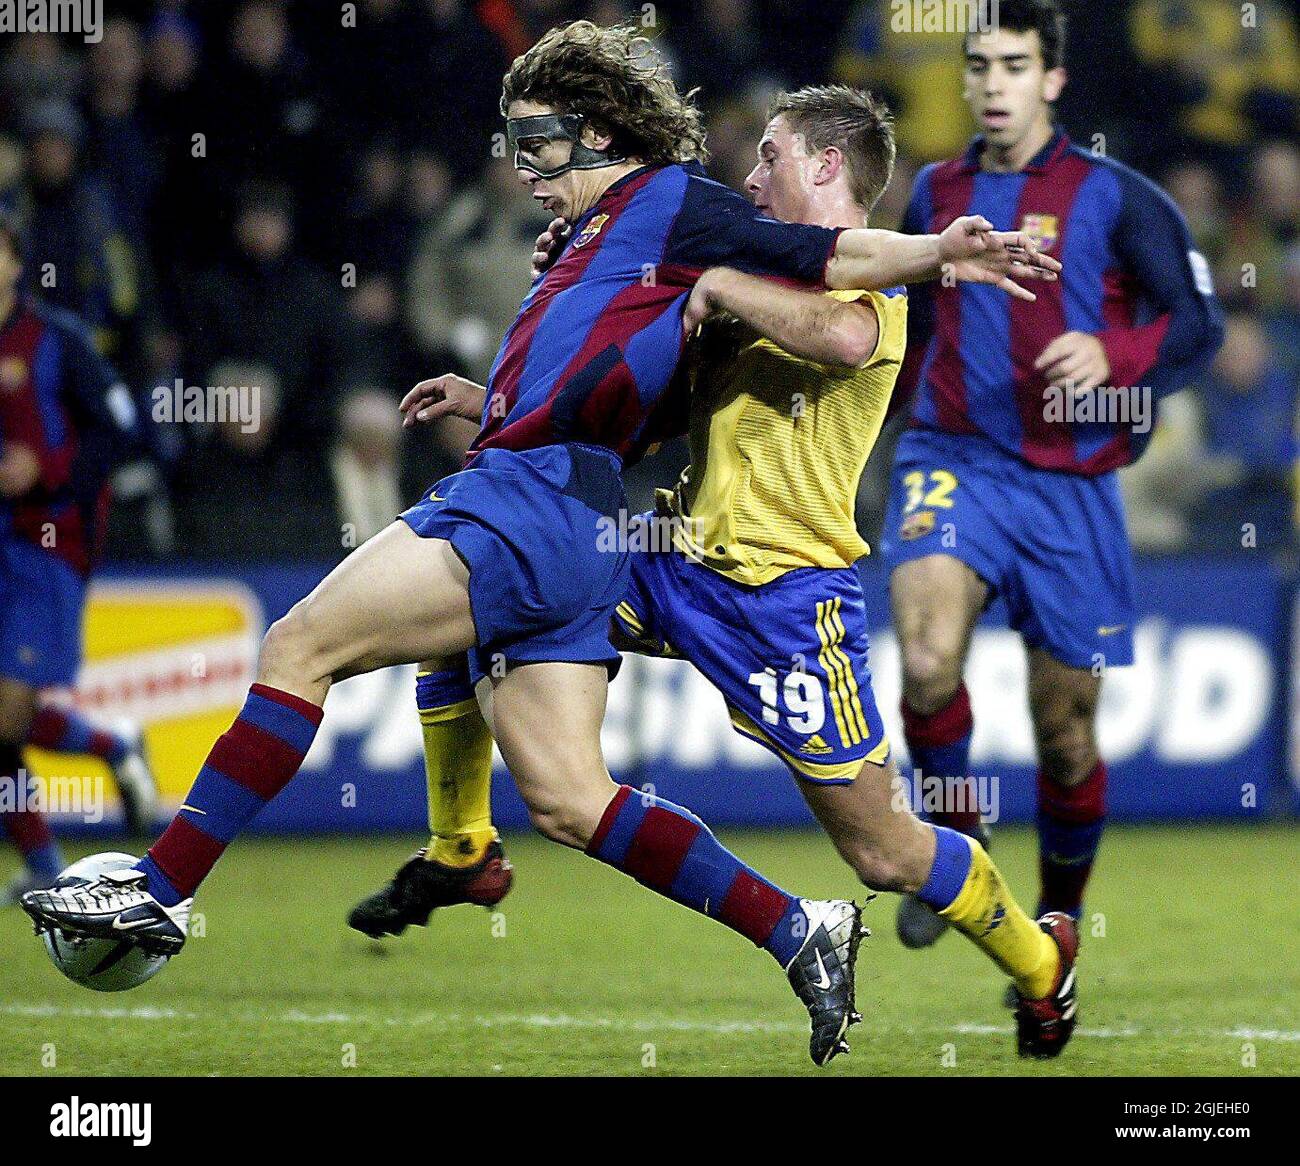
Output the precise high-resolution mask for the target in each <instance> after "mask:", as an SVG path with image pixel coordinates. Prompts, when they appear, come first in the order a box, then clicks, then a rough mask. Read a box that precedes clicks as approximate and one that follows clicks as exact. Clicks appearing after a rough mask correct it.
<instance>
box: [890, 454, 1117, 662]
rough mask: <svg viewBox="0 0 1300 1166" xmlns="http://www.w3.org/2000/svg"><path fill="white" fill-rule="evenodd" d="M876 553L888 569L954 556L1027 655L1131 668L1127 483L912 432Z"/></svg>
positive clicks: (899, 459) (899, 457)
mask: <svg viewBox="0 0 1300 1166" xmlns="http://www.w3.org/2000/svg"><path fill="white" fill-rule="evenodd" d="M880 549H881V552H882V554H883V556H884V560H885V565H886V567H887V568H888V569H889V570H890V571H891V572H892V571H893V570H894V569H895V568H896V567H898V566H899V564H901V563H907V562H910V561H911V560H913V559H920V558H924V557H925V556H927V555H951V556H952V557H953V558H955V559H960V560H961V561H962V562H963V563H965V564H966V565H967V566H968V567H970V569H971V570H972V571H974V572H975V573H976V574H977V575H979V577H980V578H981V579H983V580H984V582H985V583H987V584H988V586H989V590H990V598H992V597H995V596H1000V597H1001V598H1002V599H1003V600H1004V601H1005V603H1006V606H1007V613H1008V616H1009V619H1010V623H1011V626H1012V627H1013V628H1014V629H1015V630H1016V631H1018V632H1019V633H1020V634H1021V636H1022V637H1023V638H1024V641H1025V643H1026V644H1028V645H1029V646H1030V647H1031V648H1042V649H1043V650H1044V651H1046V652H1048V653H1049V654H1050V655H1051V656H1053V657H1055V658H1056V659H1057V660H1059V661H1060V662H1061V663H1062V664H1065V665H1068V666H1069V667H1071V668H1094V667H1097V666H1106V665H1112V664H1114V665H1124V664H1132V663H1133V621H1134V618H1135V612H1134V607H1133V557H1132V551H1131V550H1130V547H1129V541H1128V531H1127V530H1126V529H1125V525H1124V504H1123V500H1122V499H1121V497H1120V491H1119V482H1118V480H1117V479H1116V476H1115V475H1114V474H1113V473H1112V474H1102V475H1101V476H1099V477H1094V478H1090V477H1084V476H1083V475H1081V474H1069V473H1063V472H1061V471H1059V470H1041V469H1038V468H1036V467H1034V466H1031V465H1029V464H1028V463H1027V462H1024V461H1022V460H1021V459H1020V458H1017V457H1015V456H1013V455H1012V454H1008V453H1006V452H1004V451H1003V450H1000V449H999V448H998V447H997V446H996V445H994V444H993V443H992V442H991V441H988V440H987V439H985V438H983V437H958V436H954V435H952V434H949V433H940V432H937V431H935V430H932V429H910V430H908V431H907V432H906V433H905V434H904V435H903V437H902V439H901V440H900V441H899V443H898V449H897V452H896V453H895V455H894V472H893V480H892V482H891V484H890V491H889V505H888V506H887V507H886V510H885V525H884V531H883V533H882V535H881V540H880Z"/></svg>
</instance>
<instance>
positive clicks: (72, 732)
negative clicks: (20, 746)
mask: <svg viewBox="0 0 1300 1166" xmlns="http://www.w3.org/2000/svg"><path fill="white" fill-rule="evenodd" d="M27 743H28V744H29V745H35V746H36V748H38V749H47V750H49V752H51V753H88V754H90V756H92V757H98V758H100V759H101V760H103V761H106V762H108V764H109V765H116V764H117V763H118V762H119V761H121V760H122V758H123V757H125V756H126V754H127V750H128V749H130V747H131V745H130V742H129V741H127V739H126V738H125V737H124V736H122V734H120V733H117V732H114V731H113V730H112V729H105V728H101V727H100V726H99V725H96V724H94V723H93V722H92V721H90V720H88V719H87V718H86V717H85V716H84V715H83V714H82V713H81V712H79V711H78V710H77V709H74V708H61V707H59V706H58V705H52V704H47V705H43V706H42V707H41V708H39V709H37V710H36V716H35V717H33V718H32V729H31V732H30V733H29V734H28V736H27Z"/></svg>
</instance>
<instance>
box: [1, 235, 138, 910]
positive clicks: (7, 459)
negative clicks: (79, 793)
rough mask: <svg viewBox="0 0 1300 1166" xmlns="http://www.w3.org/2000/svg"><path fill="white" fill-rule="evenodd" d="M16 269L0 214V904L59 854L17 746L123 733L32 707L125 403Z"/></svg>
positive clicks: (112, 752) (67, 669) (54, 675)
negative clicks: (19, 866)
mask: <svg viewBox="0 0 1300 1166" xmlns="http://www.w3.org/2000/svg"><path fill="white" fill-rule="evenodd" d="M21 274H22V238H21V234H20V232H19V230H18V228H17V226H16V224H15V223H14V222H13V221H12V220H11V219H10V218H9V216H8V215H7V214H0V780H3V781H4V782H5V783H6V787H7V788H6V789H5V791H4V796H3V799H2V801H3V802H4V803H7V805H6V806H5V809H4V810H3V812H0V825H2V826H3V827H4V830H5V832H6V833H7V834H8V835H9V837H10V838H11V839H12V840H13V841H14V842H15V843H16V844H17V846H18V849H19V851H20V852H21V853H22V856H23V859H24V863H25V869H24V870H23V871H22V872H21V873H20V874H19V875H18V877H17V879H16V880H15V882H14V884H13V885H12V886H11V887H9V888H6V889H5V890H4V892H2V893H0V904H4V903H11V902H14V901H16V899H17V897H18V896H19V895H20V894H21V893H22V892H23V891H25V890H28V889H30V888H32V887H37V886H48V885H49V884H50V883H52V882H53V881H54V879H55V878H57V877H58V874H59V872H60V870H61V869H62V868H63V859H62V856H61V854H60V852H59V847H58V843H57V842H56V841H55V839H54V836H53V834H52V833H51V831H50V827H49V824H48V822H47V821H46V819H45V815H44V813H43V812H42V810H43V808H44V807H43V800H40V801H36V802H35V805H33V799H32V798H31V792H32V791H31V790H24V791H22V792H21V795H20V791H19V789H18V783H19V780H20V777H21V778H22V779H23V780H24V781H26V771H25V769H24V768H23V756H22V750H23V748H24V747H25V746H27V745H32V744H39V745H42V746H47V747H48V746H53V747H55V748H56V749H58V748H71V747H73V746H82V747H84V748H85V749H86V750H90V749H92V748H93V749H98V750H100V751H101V754H102V755H103V756H104V757H105V760H108V761H110V763H118V764H120V763H121V762H122V761H124V760H125V759H126V758H128V757H129V756H134V753H133V750H132V749H131V747H130V744H131V743H129V742H126V741H118V740H116V739H115V738H114V737H113V736H112V735H110V734H108V733H100V734H99V735H98V736H97V737H93V732H92V730H91V727H90V726H89V724H88V723H87V722H86V721H85V720H84V718H82V717H81V716H80V715H79V714H77V713H75V712H69V713H62V712H60V711H59V710H58V709H57V708H55V707H54V706H46V707H45V709H44V710H42V708H41V700H42V692H43V690H47V689H57V688H67V687H69V686H71V684H72V683H73V681H74V680H75V679H76V675H77V669H78V668H79V666H80V664H81V618H82V608H83V605H84V602H85V592H86V578H87V576H88V575H89V573H90V569H91V566H92V565H93V563H94V561H95V559H96V556H97V553H98V544H99V542H100V538H101V533H102V531H101V528H102V520H103V517H104V512H105V508H106V505H107V494H106V489H105V483H106V481H107V477H108V474H109V471H110V470H111V469H112V467H113V466H114V465H115V464H116V463H117V462H118V461H119V460H121V458H123V457H124V456H125V455H126V454H128V453H130V452H131V451H132V448H133V445H134V440H135V419H134V407H133V405H132V403H131V399H130V396H129V394H128V393H127V391H126V389H125V387H124V386H122V385H121V384H120V382H119V380H118V377H117V374H116V373H115V372H114V371H113V369H112V368H111V367H110V366H109V364H108V362H107V361H105V360H104V359H103V358H102V357H101V356H100V355H99V353H98V352H97V351H96V350H95V348H94V345H93V343H92V341H91V339H90V334H89V332H88V331H87V329H86V328H85V327H84V326H83V325H82V324H81V322H80V321H79V320H77V319H76V318H75V317H74V316H71V315H69V314H68V313H67V312H64V311H61V310H59V309H56V308H51V307H48V306H46V305H42V304H40V303H38V302H36V301H34V300H32V299H30V298H29V297H27V296H26V295H24V294H22V293H20V292H19V291H18V281H19V278H20V276H21ZM55 730H61V731H58V732H56V731H55ZM92 737H93V739H92ZM118 745H120V746H121V747H122V748H121V751H119V750H118V748H117V746H118ZM141 763H142V762H141ZM117 772H118V773H119V775H121V773H122V771H121V770H120V769H119V770H117ZM140 776H141V775H140V774H139V772H138V770H135V769H131V771H130V772H129V773H128V774H127V777H128V778H130V777H140ZM123 789H124V792H125V793H126V794H127V795H128V796H130V795H132V794H137V795H138V797H137V801H138V802H139V801H141V800H143V801H149V800H150V795H151V794H152V781H151V780H150V779H149V775H148V773H147V769H146V770H145V772H144V774H143V778H142V780H141V781H140V784H139V785H138V787H133V786H127V785H126V784H125V783H124V784H123ZM83 804H84V803H83Z"/></svg>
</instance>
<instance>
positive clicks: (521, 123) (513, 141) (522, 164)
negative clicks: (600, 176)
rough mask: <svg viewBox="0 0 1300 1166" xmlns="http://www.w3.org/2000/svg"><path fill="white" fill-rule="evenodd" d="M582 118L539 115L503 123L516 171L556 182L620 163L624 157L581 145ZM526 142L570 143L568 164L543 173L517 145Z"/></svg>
mask: <svg viewBox="0 0 1300 1166" xmlns="http://www.w3.org/2000/svg"><path fill="white" fill-rule="evenodd" d="M584 120H585V119H584V118H583V116H582V114H580V113H565V114H556V113H542V114H537V115H536V116H534V117H512V118H507V119H506V137H507V139H508V140H509V142H510V145H511V146H512V147H513V148H514V151H515V169H516V170H527V171H528V172H529V173H530V174H536V175H537V177H538V178H558V177H559V176H560V175H561V174H567V173H568V172H569V171H570V170H599V169H600V168H601V167H602V166H612V165H613V164H614V163H615V162H622V161H623V160H624V159H623V155H622V154H620V153H618V151H616V150H614V149H613V148H610V149H608V150H593V149H591V147H589V146H584V145H583V144H582V142H581V140H580V139H581V137H582V126H583V122H584ZM526 138H545V139H546V140H547V141H548V142H572V143H573V147H572V149H570V151H569V160H568V161H567V162H565V163H564V165H563V166H557V167H556V168H555V169H553V170H543V169H542V168H541V167H540V166H538V165H536V163H534V162H532V161H530V160H529V158H528V155H527V153H526V152H525V151H523V150H521V149H520V148H519V143H520V142H521V141H523V140H524V139H526Z"/></svg>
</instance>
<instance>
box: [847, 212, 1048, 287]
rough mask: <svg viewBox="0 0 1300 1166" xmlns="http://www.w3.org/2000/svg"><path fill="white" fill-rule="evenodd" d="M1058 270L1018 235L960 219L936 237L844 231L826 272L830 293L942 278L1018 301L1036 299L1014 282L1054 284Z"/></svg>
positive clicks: (977, 217) (970, 218)
mask: <svg viewBox="0 0 1300 1166" xmlns="http://www.w3.org/2000/svg"><path fill="white" fill-rule="evenodd" d="M1060 270H1061V265H1060V263H1058V262H1057V261H1056V260H1055V259H1053V258H1052V257H1051V256H1050V255H1044V254H1042V252H1040V251H1039V249H1038V246H1037V244H1035V243H1034V241H1033V240H1032V239H1030V238H1029V237H1028V236H1027V235H1025V234H1024V233H1023V232H1021V231H995V230H994V229H993V224H992V223H990V222H989V221H988V219H986V218H984V217H983V216H982V215H963V216H962V217H961V218H959V219H955V220H954V221H953V222H952V223H951V224H949V226H948V227H947V228H946V229H945V230H944V231H943V232H941V233H940V234H938V235H900V234H898V233H897V232H896V231H877V230H874V229H871V228H866V227H860V228H855V229H853V230H849V231H844V232H842V233H841V234H840V237H839V239H838V240H837V242H836V246H835V250H834V252H833V253H832V255H831V259H830V262H829V263H828V264H827V266H826V286H827V287H831V288H840V289H845V290H848V289H852V288H886V287H893V286H895V285H897V284H905V283H922V282H924V281H926V280H931V279H939V278H940V277H942V276H944V275H951V277H952V278H953V279H955V280H957V281H959V282H964V283H989V284H993V285H994V286H995V287H999V288H1001V289H1002V290H1003V291H1005V292H1008V293H1009V294H1010V295H1013V296H1015V297H1016V298H1017V299H1021V300H1030V301H1032V300H1034V299H1036V298H1037V297H1036V296H1035V295H1034V293H1033V292H1031V291H1030V290H1029V289H1028V288H1025V287H1022V286H1021V285H1020V284H1019V283H1017V282H1016V280H1021V279H1023V280H1031V279H1049V280H1050V279H1055V278H1056V276H1057V273H1058V272H1059V271H1060Z"/></svg>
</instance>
